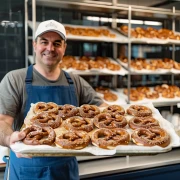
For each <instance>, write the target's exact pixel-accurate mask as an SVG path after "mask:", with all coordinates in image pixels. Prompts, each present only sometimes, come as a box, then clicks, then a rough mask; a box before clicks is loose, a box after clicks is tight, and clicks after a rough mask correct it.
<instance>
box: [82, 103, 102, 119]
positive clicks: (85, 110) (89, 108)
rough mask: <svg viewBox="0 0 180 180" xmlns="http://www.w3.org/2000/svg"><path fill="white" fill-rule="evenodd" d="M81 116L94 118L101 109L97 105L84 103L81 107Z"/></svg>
mask: <svg viewBox="0 0 180 180" xmlns="http://www.w3.org/2000/svg"><path fill="white" fill-rule="evenodd" d="M79 113H80V116H82V117H86V118H93V117H94V116H96V115H97V114H99V113H100V109H99V108H98V107H97V106H96V105H90V104H84V105H82V106H80V108H79Z"/></svg>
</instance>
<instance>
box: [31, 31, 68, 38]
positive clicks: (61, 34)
mask: <svg viewBox="0 0 180 180" xmlns="http://www.w3.org/2000/svg"><path fill="white" fill-rule="evenodd" d="M46 32H56V33H57V34H59V35H60V36H61V37H62V39H63V40H65V41H66V37H65V35H64V34H63V33H61V32H59V31H56V30H54V29H49V30H47V31H44V32H42V33H41V34H38V35H36V36H35V39H36V38H37V37H38V36H41V35H42V34H44V33H46Z"/></svg>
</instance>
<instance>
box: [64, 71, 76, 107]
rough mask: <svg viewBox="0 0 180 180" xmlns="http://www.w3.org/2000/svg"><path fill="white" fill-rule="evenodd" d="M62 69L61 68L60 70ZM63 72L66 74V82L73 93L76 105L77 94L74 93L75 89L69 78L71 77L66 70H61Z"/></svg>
mask: <svg viewBox="0 0 180 180" xmlns="http://www.w3.org/2000/svg"><path fill="white" fill-rule="evenodd" d="M62 71H63V70H62ZM63 72H64V74H65V76H66V79H67V81H68V83H69V87H70V89H71V92H72V93H74V100H73V101H75V102H74V105H76V106H77V105H78V101H77V95H76V91H75V86H74V82H73V80H72V79H71V77H70V75H69V74H68V73H67V72H66V71H63Z"/></svg>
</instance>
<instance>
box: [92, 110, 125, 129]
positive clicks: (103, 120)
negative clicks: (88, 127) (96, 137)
mask: <svg viewBox="0 0 180 180" xmlns="http://www.w3.org/2000/svg"><path fill="white" fill-rule="evenodd" d="M93 122H94V125H95V126H96V127H98V128H108V129H112V128H122V127H125V126H126V125H127V120H126V118H125V117H124V116H122V115H119V114H109V113H101V114H98V115H97V116H95V117H94V121H93Z"/></svg>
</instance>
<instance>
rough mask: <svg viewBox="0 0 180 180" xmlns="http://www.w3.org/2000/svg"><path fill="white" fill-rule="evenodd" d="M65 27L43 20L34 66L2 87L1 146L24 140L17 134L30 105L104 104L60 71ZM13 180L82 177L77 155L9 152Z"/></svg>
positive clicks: (79, 81)
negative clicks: (38, 155)
mask: <svg viewBox="0 0 180 180" xmlns="http://www.w3.org/2000/svg"><path fill="white" fill-rule="evenodd" d="M66 46H67V44H66V31H65V28H64V26H63V25H62V24H61V23H59V22H57V21H54V20H47V21H44V22H41V23H40V24H39V26H38V28H37V30H36V32H35V39H34V42H33V48H34V52H35V64H34V65H30V66H29V67H28V68H23V69H18V70H13V71H11V72H9V73H7V74H6V75H5V77H4V78H3V79H2V81H1V83H0V145H2V146H6V147H9V148H10V146H11V145H12V144H14V143H15V142H17V141H20V140H22V139H23V138H24V137H25V133H23V132H19V130H20V128H21V127H22V125H23V122H24V118H25V117H26V115H27V112H28V111H29V109H30V105H31V103H37V102H40V101H42V102H54V103H57V104H59V105H64V104H72V105H74V106H80V105H82V104H93V105H97V106H105V105H106V104H105V103H104V102H103V101H102V100H101V99H100V98H99V97H98V96H97V95H96V93H95V91H94V90H93V88H92V87H91V86H90V85H89V84H88V83H87V82H86V81H85V80H83V78H81V77H79V76H78V75H75V74H69V73H67V72H65V71H63V70H62V69H60V68H59V62H60V61H61V60H62V58H63V56H64V54H65V50H66ZM8 169H9V170H10V171H9V173H8V174H9V179H10V180H19V179H22V180H24V179H29V178H30V179H34V180H35V179H46V180H48V179H53V180H56V179H57V180H59V179H66V180H68V179H70V180H73V179H75V180H77V179H79V172H78V163H77V160H76V158H75V157H33V158H30V157H28V158H27V157H24V156H23V155H22V154H18V153H14V152H13V151H12V150H10V161H9V168H7V167H6V171H5V177H4V179H6V178H7V176H6V174H7V171H8Z"/></svg>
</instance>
